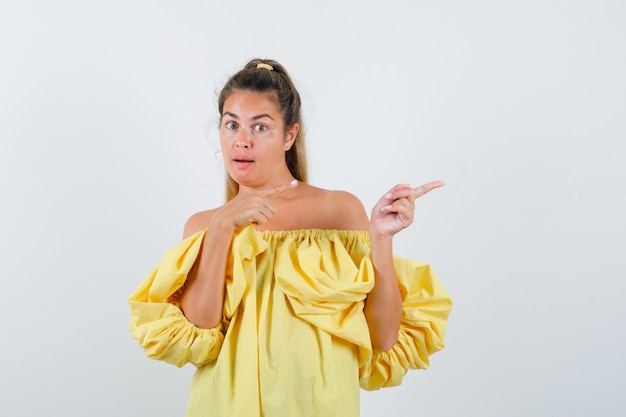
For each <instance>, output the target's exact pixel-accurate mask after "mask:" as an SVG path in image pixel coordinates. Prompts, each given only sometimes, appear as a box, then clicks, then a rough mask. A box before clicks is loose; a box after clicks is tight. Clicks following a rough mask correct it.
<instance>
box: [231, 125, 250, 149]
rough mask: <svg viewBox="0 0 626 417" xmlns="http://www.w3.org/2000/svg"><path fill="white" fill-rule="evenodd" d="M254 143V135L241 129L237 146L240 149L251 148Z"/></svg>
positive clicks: (236, 142)
mask: <svg viewBox="0 0 626 417" xmlns="http://www.w3.org/2000/svg"><path fill="white" fill-rule="evenodd" d="M251 143H252V135H251V134H250V132H248V131H247V130H246V129H241V130H240V131H239V132H238V135H237V140H236V141H235V146H236V147H238V148H249V147H250V145H251Z"/></svg>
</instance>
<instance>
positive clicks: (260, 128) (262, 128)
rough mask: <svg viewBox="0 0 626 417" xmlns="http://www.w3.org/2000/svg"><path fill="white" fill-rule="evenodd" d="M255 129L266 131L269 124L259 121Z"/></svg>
mask: <svg viewBox="0 0 626 417" xmlns="http://www.w3.org/2000/svg"><path fill="white" fill-rule="evenodd" d="M254 130H256V131H257V132H265V131H266V130H267V126H265V125H263V124H260V123H259V124H258V125H255V126H254Z"/></svg>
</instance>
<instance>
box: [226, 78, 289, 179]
mask: <svg viewBox="0 0 626 417" xmlns="http://www.w3.org/2000/svg"><path fill="white" fill-rule="evenodd" d="M222 113H223V114H222V120H221V124H220V143H221V146H222V152H223V155H224V164H225V165H226V171H227V172H228V173H229V174H230V176H231V177H232V178H233V179H234V180H235V181H236V182H237V183H238V184H239V185H240V187H250V188H256V189H263V188H271V187H274V186H276V185H279V184H282V183H285V184H286V183H288V182H289V181H291V179H292V176H291V174H290V173H289V169H288V168H287V164H286V162H285V152H286V151H287V150H288V149H289V148H290V147H291V146H292V145H293V141H294V139H295V137H296V134H297V133H298V129H299V126H298V125H297V124H294V125H292V126H289V127H288V128H287V129H285V128H284V126H283V124H284V123H283V118H282V115H281V112H280V109H279V108H278V105H277V103H276V100H275V99H274V97H273V96H272V95H271V94H266V93H255V92H250V91H239V90H235V91H233V92H232V93H231V95H230V96H229V97H228V98H227V99H226V101H225V102H224V108H223V111H222Z"/></svg>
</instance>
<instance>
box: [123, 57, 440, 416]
mask: <svg viewBox="0 0 626 417" xmlns="http://www.w3.org/2000/svg"><path fill="white" fill-rule="evenodd" d="M218 106H219V112H220V116H221V118H220V143H221V148H222V152H223V156H224V164H225V167H226V172H227V174H226V203H225V204H224V205H222V206H221V207H218V208H216V209H212V210H207V211H202V212H199V213H196V214H194V215H193V216H191V217H190V218H189V220H188V221H187V223H186V225H185V229H184V239H183V241H182V242H181V243H179V244H178V245H177V246H175V247H174V248H172V249H171V250H170V251H169V252H168V253H167V254H166V256H165V258H164V259H163V261H162V262H161V263H160V264H159V265H158V266H157V268H156V269H155V270H154V271H153V272H152V273H151V274H150V275H149V276H148V277H147V278H146V279H145V280H144V282H143V283H142V284H141V285H140V286H139V288H137V289H136V290H135V292H134V293H133V294H132V295H131V297H130V299H129V303H130V308H131V333H132V335H133V337H135V338H136V339H138V341H139V343H140V344H141V346H142V347H143V348H144V349H145V351H146V353H147V354H148V356H149V357H151V358H155V359H160V360H165V361H167V362H170V363H173V364H175V365H177V366H183V365H184V364H186V363H188V362H190V363H192V364H194V365H195V366H197V368H198V369H197V371H196V374H195V375H194V378H193V381H192V387H191V393H190V399H189V405H188V409H187V416H220V417H222V416H242V417H254V416H266V417H273V416H341V417H346V416H358V415H359V387H362V388H364V389H378V388H380V387H387V386H394V385H398V384H400V383H401V380H402V377H403V376H404V374H405V373H406V372H407V370H408V369H409V368H426V367H427V366H428V356H429V355H430V354H432V353H434V352H436V351H438V350H440V349H442V348H443V337H444V333H445V322H446V319H447V316H448V314H449V311H450V309H451V306H452V304H451V301H450V298H449V297H448V295H447V293H446V291H445V290H444V289H443V287H442V286H441V285H440V284H439V282H438V280H437V279H436V277H435V276H434V275H433V274H432V273H431V271H430V268H429V267H428V265H427V264H424V263H419V262H415V261H409V260H406V259H402V258H399V257H394V255H393V254H392V239H393V236H394V235H395V234H396V233H398V232H399V231H401V230H403V229H405V228H406V227H408V226H409V225H410V224H411V223H412V222H413V212H414V201H415V199H416V198H418V197H420V196H422V195H424V194H426V193H427V192H429V191H431V190H433V189H435V188H437V187H440V186H442V185H443V183H442V182H440V181H435V182H431V183H428V184H425V185H422V186H420V187H417V188H412V187H410V186H409V185H407V184H399V185H396V186H394V187H393V188H391V189H390V190H389V191H388V192H387V193H385V195H384V196H383V197H382V198H381V199H380V200H379V201H378V203H377V204H376V205H375V206H374V208H373V209H372V212H371V215H370V217H369V218H368V216H367V214H366V212H365V210H364V208H363V205H362V204H361V202H360V201H359V200H358V199H357V198H356V197H355V196H353V195H351V194H349V193H347V192H344V191H329V190H324V189H321V188H317V187H314V186H312V185H310V184H308V183H307V172H306V156H305V145H304V135H303V128H302V117H301V108H300V107H301V104H300V97H299V94H298V92H297V90H296V89H295V87H294V85H293V83H292V81H291V79H290V77H289V75H288V74H287V72H286V70H285V69H284V68H283V67H282V66H281V65H280V64H279V63H277V62H276V61H272V60H259V59H255V60H252V61H250V62H249V63H248V64H246V66H245V67H244V68H243V69H242V70H241V71H239V72H238V73H236V74H235V75H233V76H232V77H231V78H230V80H229V81H228V82H227V83H226V85H225V86H224V88H223V90H222V92H221V94H220V97H219V102H218Z"/></svg>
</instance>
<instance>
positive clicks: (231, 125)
mask: <svg viewBox="0 0 626 417" xmlns="http://www.w3.org/2000/svg"><path fill="white" fill-rule="evenodd" d="M224 127H225V128H226V129H229V130H233V129H236V128H237V123H235V122H226V123H224Z"/></svg>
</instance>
